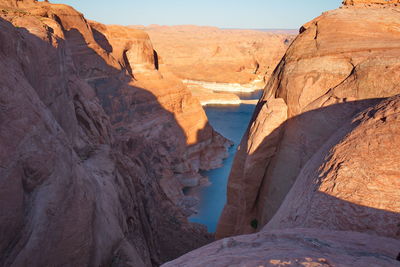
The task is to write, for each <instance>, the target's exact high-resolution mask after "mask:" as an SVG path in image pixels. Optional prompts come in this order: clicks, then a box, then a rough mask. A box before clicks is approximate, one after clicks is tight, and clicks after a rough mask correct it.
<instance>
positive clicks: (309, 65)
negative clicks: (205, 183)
mask: <svg viewBox="0 0 400 267" xmlns="http://www.w3.org/2000/svg"><path fill="white" fill-rule="evenodd" d="M347 2H348V1H346V2H345V3H344V6H343V7H342V8H341V9H337V10H333V11H329V12H326V13H323V14H322V15H321V16H320V17H318V18H316V19H314V20H313V21H311V22H309V23H307V24H305V25H304V26H303V27H302V28H301V30H300V31H301V34H300V35H299V36H298V37H297V38H296V40H295V41H294V42H293V44H292V45H291V47H290V48H289V49H288V51H287V53H286V54H285V56H284V57H283V59H282V60H281V62H280V64H279V65H278V68H277V69H276V70H275V72H274V74H273V76H272V77H271V79H270V80H269V82H268V84H267V86H266V88H265V91H264V95H263V97H262V98H261V99H260V101H259V103H258V105H257V108H256V112H255V114H254V117H253V119H252V121H251V123H250V125H249V128H248V131H247V133H246V135H245V136H244V138H243V140H242V143H241V145H240V148H239V151H238V154H237V155H236V158H235V162H234V166H233V168H232V171H231V175H230V179H229V184H228V202H227V204H226V206H225V208H224V211H223V214H222V217H221V219H220V221H219V225H218V229H217V237H218V238H224V237H227V238H225V239H222V240H220V241H218V242H215V243H212V244H210V245H207V246H205V247H203V248H201V249H198V250H195V251H193V252H191V253H189V254H187V255H184V256H183V257H181V258H179V259H177V260H175V261H173V262H171V263H167V264H166V265H165V266H206V265H212V266H227V265H229V266H244V265H246V266H259V265H263V266H264V265H267V266H283V265H288V266H397V265H399V260H400V254H399V253H400V249H399V248H400V239H399V237H400V225H399V221H400V205H399V203H400V193H399V192H400V190H399V189H400V180H399V177H400V164H399V163H400V154H399V151H398V150H399V149H398V148H399V147H400V141H399V138H398V136H399V134H400V95H399V94H400V87H399V82H400V76H399V75H398V74H399V72H400V60H399V59H400V57H399V56H400V43H399V40H400V39H399V38H400V30H399V29H400V28H399V21H400V12H399V11H400V10H399V7H397V6H395V5H392V4H391V3H390V2H388V4H385V5H381V4H382V3H381V4H380V5H375V4H376V2H377V1H363V2H368V3H367V5H364V4H362V5H353V4H349V3H347ZM354 2H356V1H354ZM255 232H256V233H255ZM241 234H247V235H242V236H235V235H241Z"/></svg>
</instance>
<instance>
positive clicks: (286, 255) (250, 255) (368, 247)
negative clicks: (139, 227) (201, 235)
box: [162, 228, 400, 267]
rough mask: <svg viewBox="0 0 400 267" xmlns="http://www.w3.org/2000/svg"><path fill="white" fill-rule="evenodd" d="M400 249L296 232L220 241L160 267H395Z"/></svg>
mask: <svg viewBox="0 0 400 267" xmlns="http://www.w3.org/2000/svg"><path fill="white" fill-rule="evenodd" d="M399 245H400V242H399V241H398V240H394V239H389V238H383V237H376V236H370V235H366V234H361V233H356V232H343V231H340V232H337V231H327V230H320V229H302V228H295V229H288V230H273V231H265V232H260V233H257V234H252V235H244V236H237V237H231V238H227V239H223V240H220V241H218V242H214V243H212V244H210V245H207V246H205V247H203V248H201V249H198V250H195V251H192V252H190V253H188V254H186V255H184V256H183V257H181V258H179V259H177V260H175V261H173V262H169V263H166V264H164V265H162V266H163V267H203V266H213V267H214V266H215V267H225V266H237V267H241V266H318V267H329V266H382V267H386V266H387V267H392V266H398V261H396V260H395V258H396V253H395V251H396V249H397V248H398V246H399ZM397 250H398V249H397Z"/></svg>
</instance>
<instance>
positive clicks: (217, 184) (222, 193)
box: [185, 90, 262, 232]
mask: <svg viewBox="0 0 400 267" xmlns="http://www.w3.org/2000/svg"><path fill="white" fill-rule="evenodd" d="M261 94H262V90H259V91H256V92H254V93H239V94H238V95H239V97H240V98H241V99H247V100H248V99H259V98H260V96H261ZM255 107H256V106H255V105H240V106H229V105H225V106H222V105H215V106H212V105H211V106H206V107H205V108H204V109H205V111H206V113H207V117H208V120H209V122H210V123H211V125H212V126H213V127H214V129H215V130H216V131H218V132H219V133H220V134H222V135H223V136H225V137H226V138H228V139H230V140H231V141H233V142H234V146H233V147H231V148H230V150H229V158H227V159H226V160H225V161H224V165H223V167H221V168H219V169H215V170H211V171H207V172H202V173H201V174H202V175H203V176H207V177H208V178H209V180H210V182H211V185H209V186H205V187H197V188H189V189H187V190H185V194H187V195H192V196H196V197H198V198H199V199H200V203H199V205H198V206H197V207H196V209H197V210H198V213H197V214H195V215H192V216H191V217H190V218H189V220H190V221H191V222H196V223H201V224H204V225H206V226H207V229H208V231H209V232H215V230H216V228H217V223H218V219H219V217H220V215H221V212H222V209H223V208H224V205H225V203H226V187H227V183H228V177H229V172H230V170H231V167H232V163H233V159H234V156H235V153H236V150H237V147H238V145H239V144H240V141H241V139H242V136H243V134H244V133H245V131H246V129H247V126H248V124H249V122H250V119H251V117H252V115H253V111H254V109H255Z"/></svg>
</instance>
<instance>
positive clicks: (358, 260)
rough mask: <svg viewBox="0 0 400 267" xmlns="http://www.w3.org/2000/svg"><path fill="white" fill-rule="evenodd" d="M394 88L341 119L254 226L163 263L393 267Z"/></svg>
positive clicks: (396, 212) (396, 232) (399, 118)
mask: <svg viewBox="0 0 400 267" xmlns="http://www.w3.org/2000/svg"><path fill="white" fill-rule="evenodd" d="M399 133H400V95H396V96H394V97H391V98H389V99H384V100H380V101H379V102H378V103H377V104H376V105H372V106H371V107H370V108H367V109H365V110H364V111H363V112H361V113H359V114H357V115H355V116H354V117H353V118H352V119H351V120H349V121H346V122H344V123H343V124H342V126H341V127H340V128H339V129H337V130H336V131H335V132H334V133H333V134H332V136H331V137H330V138H329V140H327V141H326V142H325V143H324V144H323V146H322V147H321V148H320V149H319V150H318V151H317V152H316V153H315V154H314V155H313V157H312V158H311V159H310V160H309V161H308V162H307V164H306V165H305V166H304V168H303V169H302V170H301V172H300V173H299V175H298V177H297V179H296V183H295V184H294V185H293V187H292V189H291V190H290V192H289V193H288V195H287V197H286V198H285V201H284V203H283V204H282V205H281V207H280V209H279V211H278V212H277V213H276V215H275V216H274V217H273V218H272V220H271V221H270V222H269V223H268V224H267V225H266V226H265V227H264V228H262V229H261V230H260V231H259V232H258V233H255V234H250V235H243V236H234V237H230V238H226V239H223V240H220V241H218V242H214V243H212V244H210V245H207V246H205V247H204V248H201V249H197V250H195V251H192V252H190V253H188V254H187V255H184V256H182V257H181V258H179V259H177V260H175V261H173V262H170V263H167V264H165V265H163V266H168V267H169V266H400V262H399V259H398V255H399V252H400V250H399V248H400V239H399V237H400V225H399V223H398V222H399V220H400V205H399V203H400V201H399V199H400V196H399V188H400V180H399V175H400V165H399V162H400V161H399V158H400V153H399V149H398V148H399V147H400V139H399V138H398V135H399Z"/></svg>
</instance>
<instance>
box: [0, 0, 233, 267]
mask: <svg viewBox="0 0 400 267" xmlns="http://www.w3.org/2000/svg"><path fill="white" fill-rule="evenodd" d="M0 17H1V18H0V28H1V31H0V69H1V73H2V74H1V76H2V79H1V80H0V87H1V90H0V111H1V112H0V137H1V138H0V147H1V150H0V236H1V240H0V265H2V266H3V265H4V266H28V265H29V266H56V265H57V266H59V265H68V266H158V265H159V264H161V263H162V262H165V261H166V260H171V259H174V258H176V257H178V256H179V255H181V254H183V253H185V252H188V251H190V250H192V249H194V248H197V247H199V246H201V245H204V244H206V243H208V242H210V240H211V236H209V235H208V234H207V232H206V230H205V228H204V227H201V226H199V225H195V224H190V223H188V221H187V218H186V216H187V211H186V210H185V201H184V200H185V199H184V198H183V194H182V190H181V189H182V187H183V186H185V184H187V183H188V181H189V182H190V184H191V185H195V184H197V183H198V179H199V174H198V170H199V169H209V168H213V167H216V166H218V165H219V164H220V163H221V160H222V158H223V157H224V156H225V153H226V147H227V146H228V145H229V144H230V143H229V142H228V141H227V140H226V139H224V138H223V137H222V136H220V135H219V134H218V133H216V132H215V131H214V130H213V129H212V128H211V126H210V125H209V124H208V122H207V118H206V116H205V113H204V111H203V110H202V108H201V106H200V104H199V102H198V101H197V100H196V99H194V98H193V97H192V95H191V93H190V92H189V91H188V90H187V89H186V87H185V86H184V85H183V84H182V83H181V82H180V81H179V80H176V79H172V78H171V79H170V78H169V77H167V76H163V74H162V73H160V72H159V71H158V70H157V68H158V67H157V57H156V55H155V52H154V50H153V48H152V44H151V42H150V41H149V38H148V35H147V34H146V33H144V32H142V31H139V30H132V29H126V28H123V27H118V26H105V25H102V24H99V23H96V22H88V21H87V20H86V19H85V18H84V16H83V15H82V14H81V13H79V12H77V11H76V10H74V9H73V8H71V7H69V6H66V5H56V4H49V3H47V2H37V1H25V0H24V1H6V0H2V1H0ZM179 206H181V207H179ZM182 208H183V209H182Z"/></svg>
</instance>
